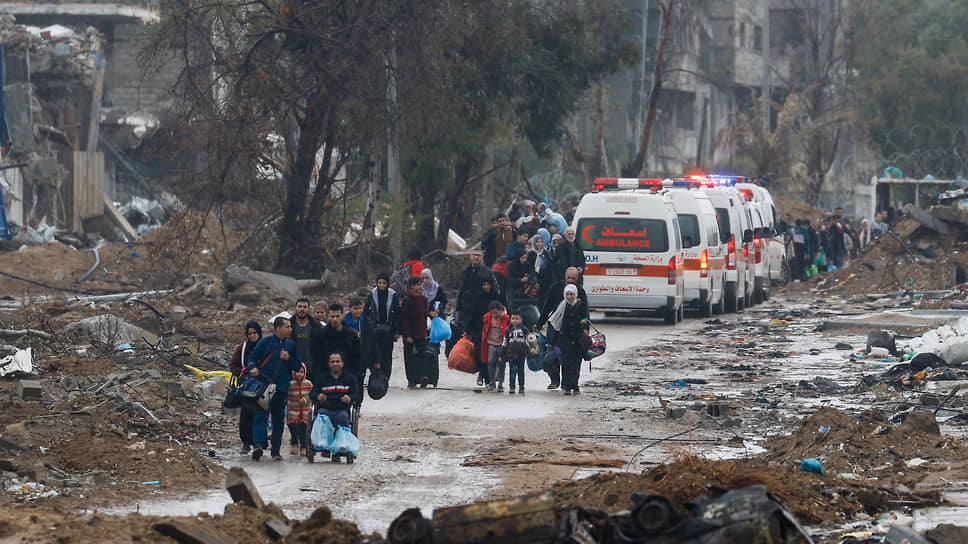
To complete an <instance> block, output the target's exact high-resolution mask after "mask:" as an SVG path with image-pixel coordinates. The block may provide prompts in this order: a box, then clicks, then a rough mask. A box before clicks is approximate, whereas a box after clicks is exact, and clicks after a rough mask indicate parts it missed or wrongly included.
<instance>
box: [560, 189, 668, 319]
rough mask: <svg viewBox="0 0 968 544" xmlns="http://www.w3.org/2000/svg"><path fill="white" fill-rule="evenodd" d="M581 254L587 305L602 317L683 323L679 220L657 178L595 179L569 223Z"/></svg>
mask: <svg viewBox="0 0 968 544" xmlns="http://www.w3.org/2000/svg"><path fill="white" fill-rule="evenodd" d="M572 225H573V226H574V227H575V232H576V238H575V242H576V243H577V244H579V245H580V247H581V248H582V249H583V250H584V252H585V273H584V277H583V287H584V289H585V293H586V294H587V295H588V305H589V307H590V308H591V309H593V310H599V311H604V312H607V313H627V314H649V315H660V316H662V317H663V318H664V319H665V322H666V323H668V324H673V323H677V322H679V321H681V320H682V315H683V305H682V301H683V288H684V281H683V272H684V270H683V264H684V263H683V258H682V240H681V238H680V235H679V232H680V231H679V224H678V217H677V214H676V210H675V207H674V206H673V204H672V199H671V198H670V197H669V195H668V194H667V192H666V191H664V190H662V180H658V179H634V178H633V179H622V178H611V179H597V180H595V183H594V184H593V185H592V192H591V193H589V194H586V195H585V196H584V197H582V199H581V202H580V203H579V204H578V208H577V210H576V211H575V218H574V220H573V222H572Z"/></svg>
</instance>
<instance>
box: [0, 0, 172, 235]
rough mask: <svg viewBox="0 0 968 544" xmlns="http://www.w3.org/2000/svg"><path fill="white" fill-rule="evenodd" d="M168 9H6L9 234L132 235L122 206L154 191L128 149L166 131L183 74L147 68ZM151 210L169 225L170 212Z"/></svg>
mask: <svg viewBox="0 0 968 544" xmlns="http://www.w3.org/2000/svg"><path fill="white" fill-rule="evenodd" d="M158 9H159V3H158V2H156V1H148V2H126V3H100V2H85V3H62V2H44V1H39V2H31V3H0V13H3V15H2V16H0V44H2V46H3V54H2V55H0V60H2V68H3V89H2V90H3V100H2V102H0V107H2V110H3V119H4V123H3V127H2V129H3V130H2V133H0V137H2V145H3V154H2V161H0V188H2V189H3V192H4V203H5V204H6V221H7V224H8V233H9V234H11V235H12V234H16V233H17V232H19V231H21V230H26V231H28V232H26V233H25V234H30V236H28V238H30V237H34V236H35V235H34V234H31V232H30V231H33V230H35V229H37V230H39V231H44V232H39V233H37V235H39V236H40V237H46V238H48V239H49V237H50V236H52V234H53V231H54V229H55V228H56V229H58V230H67V231H70V232H75V233H88V232H90V233H99V234H101V235H105V236H106V237H114V238H117V237H120V238H123V239H131V238H133V237H136V236H137V231H136V229H134V228H133V227H132V226H131V224H130V222H128V221H126V220H125V218H124V214H123V213H122V210H119V209H118V207H117V206H116V205H115V201H117V200H122V201H126V202H127V201H130V200H131V199H132V197H135V196H140V197H148V199H146V200H150V198H151V196H152V194H153V190H152V187H151V186H150V183H149V182H148V181H147V179H146V178H145V176H143V175H142V174H141V173H140V172H139V168H138V166H137V165H136V164H134V163H133V161H131V160H130V159H128V158H126V156H125V152H126V151H128V150H131V149H134V148H136V147H137V146H138V144H139V143H140V142H141V140H142V138H143V137H144V136H145V135H147V134H148V133H149V132H150V130H151V129H153V128H154V127H156V126H157V125H158V123H159V119H160V118H161V117H162V115H163V112H164V111H165V110H166V107H167V102H166V100H167V94H166V93H167V90H168V89H169V87H170V86H171V82H172V81H173V78H174V75H175V74H174V72H166V71H165V70H164V69H161V70H158V71H154V72H151V73H147V74H145V73H144V70H143V68H142V67H141V66H140V64H139V62H138V54H139V52H140V51H141V49H142V46H141V40H142V38H143V36H144V34H143V33H144V31H145V29H146V28H147V26H146V25H147V24H150V23H156V22H158V21H159V20H160V18H159V12H158ZM143 208H145V209H146V210H150V211H151V212H152V215H154V219H155V220H156V221H157V220H160V219H161V217H162V215H163V214H164V209H163V208H161V209H157V208H159V207H158V206H155V209H153V208H152V207H151V206H143Z"/></svg>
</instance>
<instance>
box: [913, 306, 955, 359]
mask: <svg viewBox="0 0 968 544" xmlns="http://www.w3.org/2000/svg"><path fill="white" fill-rule="evenodd" d="M909 347H910V348H911V350H912V351H914V352H915V353H917V354H920V353H933V354H935V355H937V356H938V357H941V358H942V359H944V360H945V362H946V363H948V364H949V365H957V364H960V363H963V362H965V361H968V317H962V318H961V319H959V320H958V322H957V323H955V324H954V325H943V326H941V327H938V328H937V329H933V330H930V331H928V332H926V333H924V334H922V335H921V336H920V337H919V338H915V339H914V340H912V341H911V344H910V346H909Z"/></svg>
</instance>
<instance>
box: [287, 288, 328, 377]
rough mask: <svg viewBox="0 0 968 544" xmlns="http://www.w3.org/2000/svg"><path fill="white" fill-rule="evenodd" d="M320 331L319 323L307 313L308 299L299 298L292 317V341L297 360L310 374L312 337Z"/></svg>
mask: <svg viewBox="0 0 968 544" xmlns="http://www.w3.org/2000/svg"><path fill="white" fill-rule="evenodd" d="M321 331H322V329H321V327H320V324H319V322H318V321H316V320H315V319H313V316H312V315H310V313H309V299H308V298H300V299H298V300H296V313H294V314H293V315H292V341H293V342H295V343H296V352H297V353H299V360H300V361H302V362H304V363H306V365H307V366H308V367H309V372H312V356H311V355H310V352H309V350H310V347H311V346H312V337H313V335H314V334H319V333H320V332H321Z"/></svg>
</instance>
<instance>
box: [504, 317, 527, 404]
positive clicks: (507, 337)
mask: <svg viewBox="0 0 968 544" xmlns="http://www.w3.org/2000/svg"><path fill="white" fill-rule="evenodd" d="M528 353H529V351H528V329H527V327H525V326H524V323H523V319H522V318H521V311H520V310H517V309H515V310H511V313H510V317H509V318H508V327H507V331H506V332H505V334H504V358H505V360H507V363H508V394H511V395H513V394H514V386H515V382H517V386H518V391H519V392H520V393H521V394H522V395H523V394H524V363H525V359H527V357H528Z"/></svg>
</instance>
